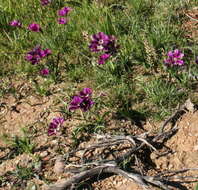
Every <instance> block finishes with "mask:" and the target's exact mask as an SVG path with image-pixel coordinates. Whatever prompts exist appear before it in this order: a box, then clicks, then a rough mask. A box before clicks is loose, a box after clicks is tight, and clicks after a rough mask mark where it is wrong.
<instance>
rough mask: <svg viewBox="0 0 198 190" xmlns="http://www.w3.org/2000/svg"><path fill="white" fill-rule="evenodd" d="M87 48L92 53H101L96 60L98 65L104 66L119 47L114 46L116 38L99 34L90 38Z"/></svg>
mask: <svg viewBox="0 0 198 190" xmlns="http://www.w3.org/2000/svg"><path fill="white" fill-rule="evenodd" d="M89 48H90V50H91V51H92V52H97V53H98V52H102V53H103V54H102V55H100V57H99V59H98V64H104V63H105V62H106V61H107V60H108V59H109V58H110V56H112V55H113V54H115V53H116V52H117V49H118V48H119V46H118V45H117V44H116V38H115V37H114V36H113V35H107V34H105V33H103V32H99V33H97V34H94V35H92V36H91V42H90V45H89Z"/></svg>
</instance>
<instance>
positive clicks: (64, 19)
mask: <svg viewBox="0 0 198 190" xmlns="http://www.w3.org/2000/svg"><path fill="white" fill-rule="evenodd" d="M67 22H68V19H66V18H64V17H61V18H58V23H59V24H67Z"/></svg>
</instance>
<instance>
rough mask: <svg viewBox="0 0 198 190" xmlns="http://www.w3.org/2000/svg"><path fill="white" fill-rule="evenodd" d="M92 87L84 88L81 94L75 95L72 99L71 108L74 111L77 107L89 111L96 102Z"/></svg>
mask: <svg viewBox="0 0 198 190" xmlns="http://www.w3.org/2000/svg"><path fill="white" fill-rule="evenodd" d="M91 95H92V89H91V88H84V89H83V90H82V91H80V93H79V95H76V96H73V98H72V101H71V103H70V106H69V110H70V111H73V110H76V109H81V110H82V111H84V112H86V111H88V110H89V109H90V108H91V107H92V105H93V104H94V102H93V100H92V99H91Z"/></svg>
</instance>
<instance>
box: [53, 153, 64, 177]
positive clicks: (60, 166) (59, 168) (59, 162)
mask: <svg viewBox="0 0 198 190" xmlns="http://www.w3.org/2000/svg"><path fill="white" fill-rule="evenodd" d="M64 168H65V162H64V159H63V157H62V156H58V157H57V158H56V161H55V165H54V172H55V173H56V174H61V173H63V172H64Z"/></svg>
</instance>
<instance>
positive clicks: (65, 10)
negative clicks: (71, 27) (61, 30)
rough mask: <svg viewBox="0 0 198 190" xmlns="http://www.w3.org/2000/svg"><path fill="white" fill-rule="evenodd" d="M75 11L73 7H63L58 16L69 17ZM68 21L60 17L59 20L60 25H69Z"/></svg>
mask: <svg viewBox="0 0 198 190" xmlns="http://www.w3.org/2000/svg"><path fill="white" fill-rule="evenodd" d="M72 10H73V9H72V8H71V7H63V8H62V9H60V10H58V12H57V14H58V16H67V15H68V14H69V12H71V11H72ZM68 21H69V20H68V19H67V18H65V17H60V18H58V23H59V24H67V23H68Z"/></svg>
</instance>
